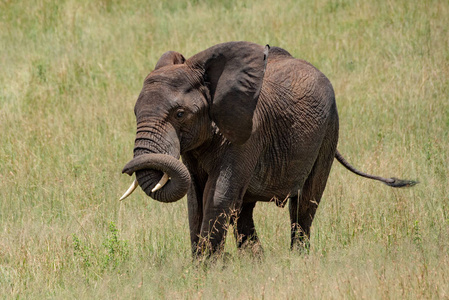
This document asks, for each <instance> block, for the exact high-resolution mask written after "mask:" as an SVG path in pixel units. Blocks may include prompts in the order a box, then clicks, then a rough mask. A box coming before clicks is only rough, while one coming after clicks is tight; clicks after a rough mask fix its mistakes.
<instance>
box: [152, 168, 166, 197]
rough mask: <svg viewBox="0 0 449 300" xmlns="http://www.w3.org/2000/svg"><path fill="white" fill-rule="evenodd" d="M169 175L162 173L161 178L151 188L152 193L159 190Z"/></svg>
mask: <svg viewBox="0 0 449 300" xmlns="http://www.w3.org/2000/svg"><path fill="white" fill-rule="evenodd" d="M168 179H169V177H168V174H167V173H164V176H162V178H161V180H159V182H158V183H157V184H156V186H155V187H154V188H153V189H152V190H151V192H152V193H154V192H156V191H158V190H160V189H161V188H162V187H163V186H164V185H165V184H166V183H167V181H168Z"/></svg>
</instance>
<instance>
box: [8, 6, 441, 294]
mask: <svg viewBox="0 0 449 300" xmlns="http://www.w3.org/2000/svg"><path fill="white" fill-rule="evenodd" d="M448 15H449V4H447V3H446V2H445V1H393V2H392V1H380V2H375V1H350V0H336V1H324V0H323V1H316V2H314V3H313V4H312V3H309V2H307V1H283V2H279V1H270V0H265V1H257V2H256V1H249V2H242V1H218V0H217V1H207V2H206V1H200V0H197V1H190V2H182V1H171V2H167V3H165V2H159V1H150V2H148V1H140V0H132V1H124V2H123V3H122V2H120V1H111V0H103V1H74V0H72V1H70V0H67V1H45V0H41V1H38V2H31V1H3V2H1V3H0V28H2V30H1V31H0V51H1V55H0V65H1V66H2V72H1V73H0V85H1V87H2V88H1V90H0V132H1V139H0V294H1V295H2V296H3V297H5V298H33V299H38V298H58V299H60V298H69V299H70V298H76V299H79V298H123V299H129V298H175V299H179V298H182V299H185V298H187V299H198V298H204V299H211V298H237V299H261V298H266V299H275V298H276V299H279V298H284V299H295V298H309V299H310V298H312V299H316V298H318V299H319V298H321V299H340V298H344V299H346V298H354V299H361V298H369V299H380V298H382V299H390V298H393V299H397V298H406V299H417V298H418V299H423V298H425V299H428V298H429V299H434V298H436V299H438V298H448V297H449V286H448V285H447V281H448V278H449V268H448V267H447V266H448V265H449V255H448V253H449V240H448V238H447V237H448V236H449V191H448V188H447V187H448V186H449V182H448V179H447V174H448V166H449V158H448V155H449V143H448V141H449V137H448V133H449V101H448V95H449V50H448V49H449V38H448V37H449V32H448V30H449V28H448V26H447V16H448ZM229 40H248V41H253V42H257V43H260V44H266V43H269V44H270V45H276V46H280V47H284V48H286V49H288V50H289V51H290V52H291V53H292V54H294V55H295V56H296V57H299V58H303V59H306V60H308V61H310V62H311V63H313V64H314V65H315V66H317V67H318V68H319V69H320V70H321V71H323V72H324V73H325V74H326V75H327V76H328V77H329V78H330V80H331V82H332V83H333V85H334V89H335V91H336V95H337V103H338V108H339V113H340V124H341V131H340V144H339V149H340V151H341V152H342V153H343V154H345V155H346V156H347V158H348V159H349V160H350V161H351V162H352V163H353V164H354V165H356V166H357V167H359V168H361V169H363V170H366V171H369V172H371V173H376V174H380V175H384V176H390V175H393V176H397V177H405V178H411V179H415V178H416V179H419V180H420V182H421V183H420V185H418V186H416V187H414V188H412V189H404V190H393V189H391V188H388V187H387V186H384V185H382V184H379V183H376V182H372V181H368V180H366V179H362V178H358V177H356V176H355V175H353V174H350V173H349V172H347V171H346V170H345V169H344V168H342V167H341V166H339V165H338V163H336V164H335V166H334V168H333V170H332V174H331V178H330V180H329V183H328V186H327V189H326V192H325V195H324V198H323V201H322V203H321V205H320V208H319V211H318V214H317V217H316V220H315V222H314V225H313V228H312V237H311V244H312V248H311V251H310V253H309V254H308V255H299V254H297V253H292V252H290V251H289V250H288V245H289V221H288V216H287V214H288V212H287V210H286V209H280V208H278V207H276V206H275V205H273V204H272V203H271V204H270V203H266V204H265V203H262V204H258V206H257V207H256V216H255V218H256V226H257V229H258V232H259V234H260V237H261V240H262V243H263V246H264V249H265V257H264V259H263V260H262V261H258V260H254V259H253V258H251V257H250V256H247V255H244V254H243V255H240V254H239V253H237V251H236V250H235V245H234V242H233V239H232V237H231V238H229V239H228V243H227V245H226V250H227V252H228V253H229V255H228V256H227V257H226V259H224V260H222V261H221V260H219V261H218V262H217V263H216V264H215V265H212V266H208V267H205V266H197V265H195V264H194V263H192V261H191V259H190V256H189V248H190V246H189V238H188V225H187V212H186V202H185V201H179V202H177V203H174V204H170V205H164V204H160V203H156V202H154V201H152V200H150V199H148V198H146V197H145V196H144V194H143V193H142V192H138V193H137V194H135V195H133V197H132V199H129V200H127V202H124V203H119V202H118V200H117V199H118V197H119V196H120V194H121V193H122V192H123V191H124V190H125V189H126V187H127V185H128V184H129V182H130V179H129V178H127V177H124V176H122V175H121V174H120V170H121V167H122V166H123V165H124V163H126V162H127V161H128V160H129V159H130V157H131V155H132V147H133V140H134V133H135V120H134V115H133V105H134V102H135V99H136V97H137V95H138V93H139V91H140V88H141V84H142V81H143V78H144V77H145V76H146V74H147V73H148V72H149V71H150V70H151V69H152V68H153V66H154V64H155V62H156V61H157V59H158V58H159V56H160V55H161V54H162V53H163V52H165V51H167V50H177V51H179V52H182V53H183V54H185V56H186V57H189V56H190V55H193V54H195V53H196V52H198V51H200V50H203V49H205V48H207V47H209V46H212V45H214V44H216V43H219V42H225V41H229Z"/></svg>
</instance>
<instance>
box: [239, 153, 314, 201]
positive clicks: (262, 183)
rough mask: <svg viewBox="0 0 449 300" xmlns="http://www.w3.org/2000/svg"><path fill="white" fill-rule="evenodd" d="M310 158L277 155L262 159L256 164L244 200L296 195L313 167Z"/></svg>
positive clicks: (264, 199) (266, 199) (283, 197)
mask: <svg viewBox="0 0 449 300" xmlns="http://www.w3.org/2000/svg"><path fill="white" fill-rule="evenodd" d="M313 162H314V160H313V161H312V160H311V159H310V158H306V157H303V158H302V159H301V157H296V158H295V159H292V158H289V159H287V158H284V157H282V156H278V157H277V158H273V157H271V158H270V159H268V160H265V159H263V160H262V161H260V162H259V163H258V165H257V166H256V169H255V172H254V173H253V176H252V178H251V181H250V184H249V186H248V188H247V192H246V194H245V200H249V201H272V200H273V199H279V200H284V199H285V198H287V197H290V196H296V195H297V194H298V193H299V191H300V190H301V189H302V186H303V184H304V182H305V180H306V179H307V176H308V175H309V173H310V170H311V169H312V167H313Z"/></svg>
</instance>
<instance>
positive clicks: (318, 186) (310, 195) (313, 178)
mask: <svg viewBox="0 0 449 300" xmlns="http://www.w3.org/2000/svg"><path fill="white" fill-rule="evenodd" d="M325 140H326V139H325ZM335 150H336V142H335V143H332V142H331V141H329V142H328V143H323V145H322V146H321V149H320V152H319V154H318V157H317V159H316V161H315V164H314V166H313V168H312V171H311V172H310V174H309V176H308V178H307V179H306V181H305V183H304V186H303V188H302V191H301V192H300V195H298V196H296V197H292V198H290V201H289V212H290V222H291V245H290V247H291V249H294V248H298V249H301V250H306V251H307V250H308V249H309V247H310V242H309V239H310V227H311V226H312V221H313V218H314V217H315V213H316V210H317V208H318V204H319V203H320V201H321V197H322V195H323V192H324V188H325V187H326V182H327V179H328V177H329V173H330V170H331V167H332V163H333V161H334V154H335Z"/></svg>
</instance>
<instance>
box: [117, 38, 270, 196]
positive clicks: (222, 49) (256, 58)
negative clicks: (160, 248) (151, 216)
mask: <svg viewBox="0 0 449 300" xmlns="http://www.w3.org/2000/svg"><path fill="white" fill-rule="evenodd" d="M267 55H268V46H267V47H265V48H264V47H263V46H260V45H257V44H252V43H248V42H229V43H223V44H219V45H216V46H213V47H211V48H209V49H207V50H204V51H202V52H200V53H198V54H196V55H194V56H192V57H191V58H189V59H187V60H186V59H185V58H184V57H183V56H182V55H181V54H180V53H177V52H173V51H170V52H166V53H164V54H163V55H162V57H161V58H160V59H159V61H158V62H157V64H156V67H155V69H154V71H152V72H151V73H150V74H149V75H148V76H147V77H146V78H145V80H144V84H143V88H142V91H141V92H140V95H139V97H138V99H137V103H136V105H135V109H134V112H135V115H136V119H137V135H136V139H135V146H134V158H133V159H132V160H131V161H130V162H129V163H128V164H127V165H126V166H125V167H124V169H123V171H122V172H123V173H127V174H129V175H132V174H133V173H136V178H137V179H136V180H137V182H135V183H134V184H133V186H132V187H131V188H130V190H129V191H131V192H132V190H133V189H134V188H135V187H137V184H138V185H139V186H140V187H141V188H142V189H143V190H144V191H145V193H146V194H147V195H148V196H150V197H151V198H153V199H156V200H158V201H161V202H173V201H177V200H179V199H180V198H182V197H183V196H184V195H185V194H186V193H187V191H188V189H189V186H190V173H189V171H188V169H187V168H186V166H185V165H184V164H183V163H181V162H180V161H179V158H180V156H181V155H182V154H183V153H185V152H187V151H192V150H194V149H196V148H199V147H207V143H208V142H210V141H211V139H212V137H213V135H214V134H219V135H221V136H223V137H224V138H225V139H227V140H228V141H229V142H231V143H236V144H243V143H245V142H246V141H247V140H248V138H249V137H250V136H251V132H252V128H253V114H254V110H255V108H256V104H257V100H258V97H259V93H260V90H261V87H262V81H263V75H264V70H265V66H266V61H267ZM128 194H129V193H128V192H127V193H125V195H124V196H127V195H128ZM122 198H123V197H122Z"/></svg>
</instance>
